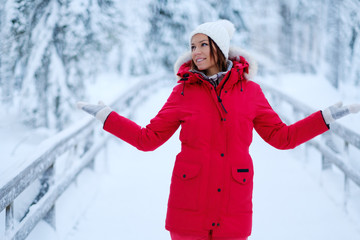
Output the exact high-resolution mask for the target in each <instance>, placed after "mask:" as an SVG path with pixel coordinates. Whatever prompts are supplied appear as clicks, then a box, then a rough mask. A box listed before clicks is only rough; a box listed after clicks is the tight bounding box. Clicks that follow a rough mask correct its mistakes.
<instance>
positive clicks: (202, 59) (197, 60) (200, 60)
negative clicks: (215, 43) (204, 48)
mask: <svg viewBox="0 0 360 240" xmlns="http://www.w3.org/2000/svg"><path fill="white" fill-rule="evenodd" d="M204 60H205V58H199V59H196V62H197V63H199V62H202V61H204Z"/></svg>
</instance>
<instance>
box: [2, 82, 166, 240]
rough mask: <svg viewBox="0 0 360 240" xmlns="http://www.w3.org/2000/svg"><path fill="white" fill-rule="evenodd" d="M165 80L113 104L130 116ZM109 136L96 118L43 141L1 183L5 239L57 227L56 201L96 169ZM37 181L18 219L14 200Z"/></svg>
mask: <svg viewBox="0 0 360 240" xmlns="http://www.w3.org/2000/svg"><path fill="white" fill-rule="evenodd" d="M164 79H166V78H165V77H163V76H154V77H147V78H146V79H144V80H142V81H141V82H139V83H137V84H136V85H134V86H133V87H131V88H129V89H128V90H127V91H126V92H125V93H124V94H122V95H121V96H120V97H119V98H117V99H115V100H114V101H113V102H112V103H110V104H109V105H111V106H112V107H113V108H114V109H116V110H117V111H120V112H121V113H123V112H124V115H127V116H129V115H130V114H131V112H132V111H133V110H134V109H136V107H137V106H138V105H139V104H141V103H142V102H143V101H144V100H145V99H146V98H147V97H149V96H151V95H152V93H154V92H156V90H158V89H159V88H161V86H162V85H164V84H168V82H166V81H164ZM109 136H110V135H109V134H105V133H104V131H103V130H101V126H100V125H99V124H98V123H97V122H96V120H95V119H93V118H91V117H88V118H86V119H83V120H81V121H79V122H78V123H77V124H75V125H73V126H71V127H70V128H68V129H66V130H64V131H62V132H59V133H58V134H56V135H55V136H54V137H51V138H50V139H48V140H46V141H45V142H43V143H42V145H41V146H39V148H38V151H37V152H36V155H34V156H33V157H32V158H31V159H29V160H28V161H26V162H28V163H29V164H28V165H26V166H23V167H22V168H21V169H17V171H16V172H14V174H13V176H10V177H9V178H7V179H6V180H5V181H4V182H0V212H3V211H4V210H5V233H4V239H6V240H8V239H11V240H12V239H16V240H18V239H25V238H26V237H27V236H28V235H29V233H30V232H31V231H32V229H33V228H34V227H35V226H36V224H37V223H38V222H39V221H40V220H42V219H44V220H45V221H46V222H48V223H49V224H50V225H52V226H53V227H54V228H55V214H56V213H55V208H54V206H55V204H56V200H57V199H58V198H59V196H61V194H63V193H64V192H65V190H66V189H67V188H68V186H69V185H70V184H71V183H72V182H73V181H74V180H75V179H76V177H77V176H78V175H79V174H80V173H81V172H82V171H83V170H84V169H86V168H89V167H90V169H91V168H93V167H94V159H95V157H96V156H97V154H98V153H99V152H100V150H101V149H103V148H104V147H105V146H106V144H107V141H108V139H109ZM64 154H68V155H70V158H71V162H72V164H71V166H70V167H69V169H66V171H65V172H66V173H65V174H62V176H56V175H55V172H56V171H55V168H56V166H57V163H58V162H59V161H61V156H64ZM35 181H39V182H40V184H41V185H40V186H41V187H40V190H39V193H38V195H37V196H36V198H35V199H34V200H33V202H32V203H31V205H30V206H29V207H28V210H27V211H26V213H25V214H24V216H23V217H22V218H21V219H20V220H16V219H15V217H14V207H15V206H14V201H15V200H16V198H17V197H18V196H19V195H20V194H21V193H22V192H23V191H24V190H25V189H27V188H28V187H29V186H30V185H31V184H32V183H34V182H35ZM0 238H1V239H3V238H2V237H1V236H0Z"/></svg>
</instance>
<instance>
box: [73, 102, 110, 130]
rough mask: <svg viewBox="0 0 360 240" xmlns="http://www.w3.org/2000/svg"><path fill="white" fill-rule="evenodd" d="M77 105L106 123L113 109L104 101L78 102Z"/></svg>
mask: <svg viewBox="0 0 360 240" xmlns="http://www.w3.org/2000/svg"><path fill="white" fill-rule="evenodd" d="M77 107H78V108H79V109H81V110H84V111H85V112H87V113H89V114H91V115H93V116H94V117H95V118H96V119H97V120H99V121H100V122H102V123H103V124H104V123H105V120H106V118H107V117H108V116H109V114H110V113H111V112H112V111H113V110H112V109H111V108H110V107H108V106H106V105H105V104H104V103H103V102H101V101H100V102H99V104H97V105H95V104H90V103H87V102H78V103H77Z"/></svg>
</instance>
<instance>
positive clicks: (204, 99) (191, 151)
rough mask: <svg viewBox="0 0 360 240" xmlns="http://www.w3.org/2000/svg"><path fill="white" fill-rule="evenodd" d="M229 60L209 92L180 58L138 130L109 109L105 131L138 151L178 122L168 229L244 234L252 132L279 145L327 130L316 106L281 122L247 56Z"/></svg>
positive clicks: (250, 180) (149, 146)
mask: <svg viewBox="0 0 360 240" xmlns="http://www.w3.org/2000/svg"><path fill="white" fill-rule="evenodd" d="M239 56H241V57H239ZM236 57H237V58H236ZM229 58H230V59H232V60H233V67H232V69H231V70H230V71H229V72H228V73H227V74H226V75H225V76H224V78H223V80H222V81H221V82H220V84H219V86H217V87H216V89H214V87H213V86H212V85H211V84H210V83H209V82H207V81H205V80H204V79H202V77H201V75H200V74H198V73H193V72H191V71H189V70H190V60H191V55H190V53H189V54H186V55H185V56H182V57H181V59H180V60H178V62H177V67H176V68H178V67H179V71H178V73H177V75H178V76H179V78H181V79H180V80H179V84H178V85H176V86H175V87H174V89H173V91H172V93H171V95H170V97H169V98H168V100H167V102H166V103H165V105H164V106H163V107H162V109H161V110H160V111H159V113H158V114H157V115H156V116H155V117H154V118H153V119H152V120H151V121H150V124H148V125H147V126H146V127H145V128H142V127H140V126H139V125H137V124H136V123H134V122H132V121H131V120H128V119H127V118H124V117H122V116H120V115H118V114H117V113H115V112H112V113H111V114H110V115H109V116H108V118H107V120H106V121H105V123H104V129H105V130H106V131H108V132H110V133H112V134H114V135H116V136H117V137H119V138H121V139H123V140H124V141H126V142H128V143H130V144H131V145H133V146H135V147H137V148H138V149H140V150H143V151H150V150H154V149H156V148H157V147H159V146H160V145H162V144H163V143H164V142H165V141H167V140H168V139H169V138H170V137H171V136H172V135H173V133H174V132H175V131H176V130H177V129H178V127H179V126H181V132H180V140H181V152H180V153H179V154H178V155H177V156H176V161H175V166H174V170H173V175H172V179H171V186H170V196H169V201H168V211H167V217H166V229H168V230H170V231H174V232H178V233H191V234H193V235H194V234H195V235H196V234H197V233H198V234H203V233H208V232H209V231H210V230H211V231H212V234H213V236H215V237H247V236H249V235H250V234H251V225H252V191H253V174H254V169H253V163H252V159H251V157H250V155H249V146H250V144H251V141H252V133H253V129H255V130H256V131H257V132H258V133H259V135H260V136H261V137H262V138H263V139H264V140H265V141H266V142H268V143H269V144H271V145H272V146H274V147H276V148H279V149H290V148H294V147H296V146H297V145H299V144H301V143H304V142H306V141H308V140H309V139H311V138H313V137H315V136H317V135H319V134H321V133H323V132H325V131H327V130H328V127H327V125H326V124H325V122H324V120H323V117H322V114H321V112H320V111H318V112H315V113H314V114H312V115H310V116H308V117H306V118H305V119H303V120H301V121H298V122H296V123H294V124H292V125H290V126H287V125H285V124H284V123H283V122H282V121H281V119H280V118H279V117H278V115H277V114H276V113H275V112H274V111H273V109H272V108H271V106H270V105H269V103H268V101H267V100H266V98H265V96H264V94H263V92H262V90H261V88H260V86H259V85H258V84H256V83H255V82H253V81H250V80H248V79H249V78H250V75H251V74H252V72H254V66H252V65H254V64H252V59H251V58H250V57H249V56H248V55H247V54H246V53H244V52H243V51H242V50H241V49H235V48H232V49H231V50H230V54H229ZM236 59H237V60H236ZM248 62H250V65H249V63H248ZM176 70H177V69H176Z"/></svg>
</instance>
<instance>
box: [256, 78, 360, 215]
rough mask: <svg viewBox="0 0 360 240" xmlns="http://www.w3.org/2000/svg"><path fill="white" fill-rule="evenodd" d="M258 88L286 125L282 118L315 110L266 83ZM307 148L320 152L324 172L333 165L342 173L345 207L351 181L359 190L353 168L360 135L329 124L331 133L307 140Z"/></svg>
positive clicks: (359, 162) (358, 172) (359, 153)
mask: <svg viewBox="0 0 360 240" xmlns="http://www.w3.org/2000/svg"><path fill="white" fill-rule="evenodd" d="M261 88H262V89H263V91H264V93H265V94H266V95H267V96H268V99H269V101H270V102H272V105H273V108H274V109H275V110H276V111H277V113H278V114H279V115H280V117H281V118H282V119H283V121H285V122H288V123H290V121H289V120H288V119H287V117H286V116H285V115H287V116H290V115H291V116H297V117H298V118H301V117H305V116H307V115H310V114H311V113H313V112H315V111H316V110H315V109H312V108H310V107H308V106H306V105H305V104H303V103H301V102H299V101H297V100H295V99H294V98H292V97H290V96H289V95H286V94H284V93H282V92H280V91H279V90H277V89H275V88H273V87H271V86H269V85H267V84H263V83H262V84H261ZM284 105H286V106H284ZM282 109H286V111H287V113H286V114H282ZM289 109H290V111H292V113H290V114H289V113H288V112H289ZM306 146H311V147H313V148H314V149H316V150H317V151H319V152H320V154H321V158H322V162H321V164H322V165H321V166H322V167H321V168H322V169H323V170H327V169H330V168H331V167H332V166H336V167H337V168H338V169H339V170H340V171H341V172H342V173H343V174H344V198H343V199H344V207H345V208H346V205H347V201H348V196H349V191H350V188H349V183H350V181H352V182H353V183H355V185H357V186H358V187H359V188H360V170H359V168H356V165H357V166H360V158H356V157H357V156H360V135H359V134H358V133H356V132H354V131H352V130H350V129H348V128H347V127H345V126H342V125H340V124H338V123H332V124H331V126H330V131H328V132H327V133H325V134H323V136H322V139H321V140H319V139H313V140H311V141H308V142H307V143H306ZM350 149H351V150H350ZM350 151H356V154H349V153H350ZM351 155H352V156H355V157H354V158H356V159H354V158H352V157H351ZM356 163H357V164H356Z"/></svg>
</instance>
